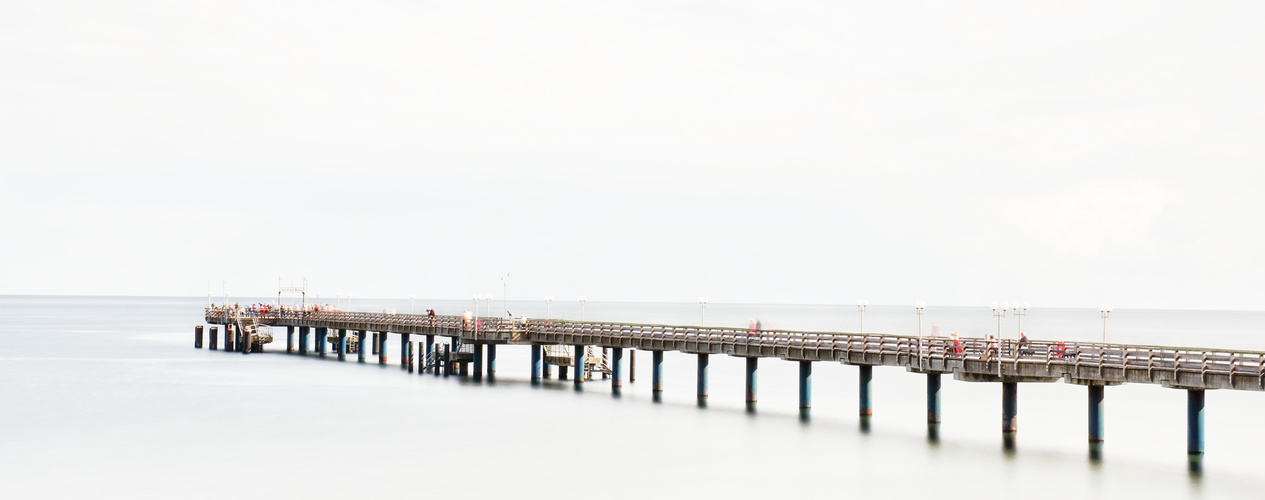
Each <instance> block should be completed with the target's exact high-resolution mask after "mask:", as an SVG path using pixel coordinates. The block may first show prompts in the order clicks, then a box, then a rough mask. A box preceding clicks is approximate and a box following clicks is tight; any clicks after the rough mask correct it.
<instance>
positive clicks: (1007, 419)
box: [1001, 382, 1019, 449]
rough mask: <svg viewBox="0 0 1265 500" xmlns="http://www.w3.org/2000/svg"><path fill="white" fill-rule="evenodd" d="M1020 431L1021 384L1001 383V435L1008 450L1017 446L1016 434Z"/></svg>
mask: <svg viewBox="0 0 1265 500" xmlns="http://www.w3.org/2000/svg"><path fill="white" fill-rule="evenodd" d="M1018 431H1019V384H1018V383H1017V382H1002V383H1001V435H1002V442H1003V443H1004V444H1005V447H1006V449H1012V448H1014V446H1015V433H1016V432H1018Z"/></svg>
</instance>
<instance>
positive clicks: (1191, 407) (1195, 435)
mask: <svg viewBox="0 0 1265 500" xmlns="http://www.w3.org/2000/svg"><path fill="white" fill-rule="evenodd" d="M1203 457H1204V390H1203V389H1187V390H1186V458H1187V459H1188V460H1189V462H1190V471H1191V472H1201V471H1202V470H1203Z"/></svg>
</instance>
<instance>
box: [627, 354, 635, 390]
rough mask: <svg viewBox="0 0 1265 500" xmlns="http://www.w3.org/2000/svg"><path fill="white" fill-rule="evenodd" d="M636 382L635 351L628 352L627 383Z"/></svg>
mask: <svg viewBox="0 0 1265 500" xmlns="http://www.w3.org/2000/svg"><path fill="white" fill-rule="evenodd" d="M636 381H637V350H636V349H629V350H628V383H630V384H631V383H633V382H636Z"/></svg>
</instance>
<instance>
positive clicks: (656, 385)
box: [650, 351, 663, 400]
mask: <svg viewBox="0 0 1265 500" xmlns="http://www.w3.org/2000/svg"><path fill="white" fill-rule="evenodd" d="M650 357H651V361H650V365H651V366H650V391H651V392H653V393H654V395H655V398H656V400H657V399H658V397H659V394H660V393H662V392H663V351H650Z"/></svg>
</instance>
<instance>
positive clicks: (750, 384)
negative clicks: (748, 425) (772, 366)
mask: <svg viewBox="0 0 1265 500" xmlns="http://www.w3.org/2000/svg"><path fill="white" fill-rule="evenodd" d="M759 363H760V358H747V401H746V402H747V409H751V408H752V405H754V404H755V400H756V397H755V396H756V369H757V368H758V367H759Z"/></svg>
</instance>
